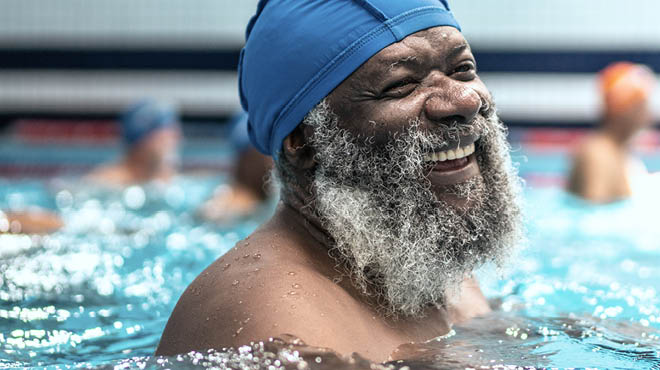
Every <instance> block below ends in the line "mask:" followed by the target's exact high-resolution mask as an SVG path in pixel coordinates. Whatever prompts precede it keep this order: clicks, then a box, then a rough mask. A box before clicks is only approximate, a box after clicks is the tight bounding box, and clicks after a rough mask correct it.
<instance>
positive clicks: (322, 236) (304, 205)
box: [281, 185, 334, 251]
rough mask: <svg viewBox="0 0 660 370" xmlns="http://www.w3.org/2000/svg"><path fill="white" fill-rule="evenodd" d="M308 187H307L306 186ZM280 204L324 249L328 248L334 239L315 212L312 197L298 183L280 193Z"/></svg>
mask: <svg viewBox="0 0 660 370" xmlns="http://www.w3.org/2000/svg"><path fill="white" fill-rule="evenodd" d="M307 188H309V187H307ZM281 199H282V204H283V205H284V208H285V212H287V213H288V215H287V216H290V217H291V218H292V219H293V220H295V221H296V222H297V223H298V224H299V225H300V226H301V227H302V228H303V229H305V230H306V231H307V232H308V233H309V235H310V236H311V237H312V238H313V239H314V240H315V241H316V242H317V243H318V244H319V246H320V247H321V248H323V249H324V250H326V251H327V250H330V249H331V248H332V246H333V245H334V240H333V239H332V236H331V235H330V234H329V233H328V231H327V230H326V229H325V228H324V227H323V223H322V222H321V218H320V217H319V215H318V213H317V212H316V205H315V201H314V197H313V196H312V195H311V194H310V193H309V192H307V191H304V188H303V187H301V186H299V185H294V186H293V189H292V188H291V187H290V188H289V190H287V191H284V190H283V191H282V193H281Z"/></svg>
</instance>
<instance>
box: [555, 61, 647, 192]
mask: <svg viewBox="0 0 660 370" xmlns="http://www.w3.org/2000/svg"><path fill="white" fill-rule="evenodd" d="M599 82H600V92H601V96H602V101H603V118H602V121H601V124H600V127H599V128H598V130H597V131H596V132H595V133H593V134H591V135H589V136H588V137H587V138H586V139H584V140H583V142H581V143H580V145H579V146H578V147H577V149H576V151H575V154H574V158H573V169H572V171H571V173H570V178H569V181H568V190H569V191H570V192H572V193H574V194H576V195H578V196H580V197H582V198H584V199H586V200H588V201H591V202H595V203H608V202H613V201H617V200H621V199H625V198H628V197H630V196H631V195H633V194H634V193H635V189H636V188H638V187H639V186H640V185H642V183H643V182H644V181H647V180H648V178H649V177H648V176H647V175H648V173H647V171H646V168H645V167H644V164H643V163H642V162H641V161H640V160H639V159H637V158H635V157H634V156H633V155H632V149H633V148H632V144H633V142H634V139H635V137H636V136H637V134H639V133H640V132H642V131H643V130H644V129H646V128H648V127H650V126H651V125H652V124H653V116H652V113H651V107H650V102H651V94H652V92H653V90H654V89H655V85H656V79H655V75H654V74H653V71H651V70H650V69H649V68H648V67H646V66H644V65H640V64H633V63H627V62H618V63H614V64H611V65H610V66H608V67H607V68H605V69H604V70H603V71H601V72H600V76H599Z"/></svg>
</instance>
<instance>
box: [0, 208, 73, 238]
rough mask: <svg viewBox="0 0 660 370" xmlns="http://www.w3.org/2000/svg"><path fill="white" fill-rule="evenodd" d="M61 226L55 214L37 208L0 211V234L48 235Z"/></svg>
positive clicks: (61, 223) (60, 220)
mask: <svg viewBox="0 0 660 370" xmlns="http://www.w3.org/2000/svg"><path fill="white" fill-rule="evenodd" d="M62 226H64V223H63V222H62V219H61V218H60V217H59V216H58V215H57V214H56V213H54V212H51V211H48V210H45V209H41V208H38V207H30V208H28V209H26V210H22V211H7V212H2V211H0V233H12V234H49V233H52V232H55V231H57V230H59V229H60V228H62Z"/></svg>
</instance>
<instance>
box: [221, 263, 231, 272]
mask: <svg viewBox="0 0 660 370" xmlns="http://www.w3.org/2000/svg"><path fill="white" fill-rule="evenodd" d="M229 266H231V263H228V264H226V265H225V267H223V268H222V271H225V270H227V269H228V268H229Z"/></svg>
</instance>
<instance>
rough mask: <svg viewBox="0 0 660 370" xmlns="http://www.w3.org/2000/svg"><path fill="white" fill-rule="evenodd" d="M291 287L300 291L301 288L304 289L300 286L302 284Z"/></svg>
mask: <svg viewBox="0 0 660 370" xmlns="http://www.w3.org/2000/svg"><path fill="white" fill-rule="evenodd" d="M291 287H292V288H293V289H300V288H302V287H301V286H300V284H293V285H291Z"/></svg>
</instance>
